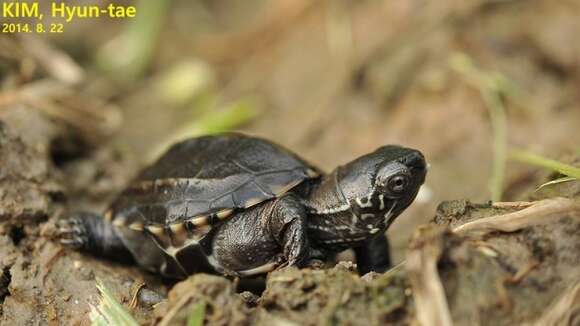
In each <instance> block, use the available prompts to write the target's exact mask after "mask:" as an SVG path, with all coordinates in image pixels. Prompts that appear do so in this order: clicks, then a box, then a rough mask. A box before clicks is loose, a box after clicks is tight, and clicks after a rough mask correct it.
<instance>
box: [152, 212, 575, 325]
mask: <svg viewBox="0 0 580 326" xmlns="http://www.w3.org/2000/svg"><path fill="white" fill-rule="evenodd" d="M451 204H452V203H449V204H448V205H451ZM453 204H455V205H457V206H458V207H462V206H463V207H464V206H465V202H462V201H457V202H455V203H453ZM473 206H474V205H472V206H471V208H470V210H471V213H469V214H465V216H466V219H468V220H473V219H477V218H478V217H486V216H492V215H496V214H497V213H505V212H509V211H511V210H507V211H502V210H497V211H496V210H494V211H490V210H489V209H486V208H477V207H473ZM479 206H481V207H485V206H486V205H479ZM579 207H580V206H579ZM442 214H445V213H444V212H443V211H442V210H440V211H439V212H438V215H437V217H436V218H435V219H436V220H437V221H442V220H443V217H442V216H441V215H442ZM469 215H471V216H469ZM473 215H477V216H478V217H475V218H473ZM458 216H459V215H456V217H458ZM549 219H550V220H551V221H552V222H551V223H549V224H545V225H538V226H533V227H528V228H525V229H523V230H521V231H517V232H514V233H507V234H506V233H491V234H488V235H486V236H485V237H481V236H477V235H466V236H460V235H456V234H453V233H452V232H451V231H450V229H449V228H448V226H449V225H450V224H451V223H441V222H439V224H444V225H445V226H437V225H435V224H431V225H426V226H424V227H423V229H422V230H420V231H419V232H417V234H416V237H415V238H414V239H413V241H412V243H411V244H410V247H411V248H413V247H417V246H425V245H426V243H428V244H434V245H435V246H437V247H438V248H439V249H440V250H441V253H440V255H439V258H438V260H437V272H438V273H439V276H440V279H441V284H442V285H443V288H444V291H445V296H446V300H447V303H448V307H449V313H450V316H451V318H452V320H453V321H454V322H456V323H457V324H459V325H515V324H523V323H526V322H528V323H532V322H534V321H537V320H538V319H540V318H541V316H542V315H544V314H546V313H548V312H549V311H550V309H551V308H550V304H551V303H553V302H554V301H556V299H558V298H559V297H560V296H561V295H562V294H563V293H566V291H567V290H569V288H570V287H571V286H572V285H574V284H577V283H578V282H579V281H580V280H579V279H578V275H580V267H579V266H580V265H579V263H580V251H579V249H580V233H579V232H578V231H579V230H580V211H579V210H576V211H573V212H569V213H564V214H561V215H558V216H550V218H549ZM353 267H354V266H353V265H352V264H351V265H349V264H347V263H340V264H338V265H337V266H336V267H334V268H332V269H328V270H310V269H303V270H297V269H293V268H289V269H285V270H280V271H275V272H273V273H271V274H270V275H269V276H268V279H267V287H266V290H265V291H264V293H263V294H262V296H261V298H259V299H258V301H257V306H256V307H254V308H248V307H245V306H244V305H242V304H241V303H240V302H241V299H240V297H238V296H237V295H236V294H234V292H233V290H232V288H231V284H230V283H229V282H226V281H223V280H222V281H221V282H218V281H217V279H215V277H212V278H209V277H208V276H205V275H197V276H193V277H191V278H190V279H189V280H188V281H186V282H183V283H180V284H179V288H176V289H173V290H171V291H170V294H169V298H170V299H169V301H168V304H169V305H170V306H172V305H173V306H174V307H175V305H176V303H178V302H180V301H181V302H182V298H183V297H185V296H187V295H186V294H188V293H189V295H191V296H195V297H196V298H197V299H196V300H193V299H192V300H191V303H189V304H186V305H184V306H183V307H181V308H180V309H181V310H183V315H187V312H190V311H191V310H192V308H193V305H194V304H196V303H197V302H199V300H205V301H207V302H224V300H225V301H226V302H236V305H232V304H228V305H226V306H225V307H226V308H223V307H222V308H220V309H219V310H215V308H214V310H210V311H209V312H208V315H207V316H206V321H207V322H208V323H209V324H216V325H225V324H235V323H237V322H238V321H239V320H235V319H234V317H233V316H237V315H236V314H242V315H244V316H246V318H248V319H244V321H245V322H248V320H249V321H251V322H253V323H256V324H259V325H270V324H272V323H280V324H285V325H286V324H288V325H327V324H338V325H361V324H363V325H385V324H387V325H391V324H392V325H404V324H412V323H413V322H414V321H415V320H416V319H417V309H416V306H415V301H414V292H415V291H416V290H417V291H418V290H419V289H415V288H414V287H413V286H412V285H411V284H410V281H409V274H408V273H409V272H408V271H407V270H406V267H405V263H403V264H402V265H400V266H397V267H395V268H393V269H392V270H391V271H389V272H387V273H385V274H384V275H380V274H374V275H371V274H369V275H366V276H364V277H362V278H361V277H359V276H358V275H357V274H356V271H355V270H354V268H353ZM208 278H209V279H208ZM210 280H211V281H210ZM184 287H187V289H185V288H184ZM208 288H211V289H208ZM208 293H213V295H210V296H209V297H207V295H208ZM224 295H225V296H226V299H224ZM224 309H225V310H224ZM232 309H233V310H236V311H232ZM571 309H572V310H574V309H575V310H576V311H577V310H578V309H580V306H578V304H576V306H573V307H571ZM166 311H167V308H166V307H164V308H163V309H156V314H157V315H158V316H166V315H167V314H166ZM176 315H178V314H176ZM216 316H217V317H216ZM216 318H220V319H219V320H217V319H216ZM236 318H239V317H236ZM177 320H183V319H176V321H177Z"/></svg>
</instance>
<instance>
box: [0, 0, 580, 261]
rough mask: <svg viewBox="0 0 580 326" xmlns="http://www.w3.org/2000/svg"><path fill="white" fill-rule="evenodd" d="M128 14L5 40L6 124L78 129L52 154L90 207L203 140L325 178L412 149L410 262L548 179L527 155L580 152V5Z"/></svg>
mask: <svg viewBox="0 0 580 326" xmlns="http://www.w3.org/2000/svg"><path fill="white" fill-rule="evenodd" d="M67 3H69V4H71V5H72V4H75V5H80V4H82V5H91V4H98V5H100V6H105V5H106V4H107V3H108V1H104V0H98V1H97V0H83V1H81V0H79V1H67ZM115 3H116V4H126V5H129V4H131V5H135V6H136V7H137V17H136V18H134V19H111V18H104V17H101V18H98V19H76V20H73V21H72V22H70V23H65V24H64V28H63V33H59V34H42V35H39V34H34V33H28V34H26V33H20V34H2V35H1V37H0V83H1V85H0V86H1V88H0V91H1V93H0V118H2V119H4V120H7V121H9V122H10V125H11V126H12V127H13V128H17V129H18V128H19V129H20V131H21V133H22V134H23V135H24V136H23V137H24V138H25V139H27V138H28V139H35V138H36V139H37V138H42V137H49V136H47V135H51V134H52V133H55V134H59V135H61V134H62V133H63V130H64V131H65V133H66V134H67V135H68V136H67V137H62V136H58V137H53V138H51V140H50V141H49V142H46V146H45V147H46V148H42V149H40V150H44V151H46V152H47V153H49V154H50V155H51V157H52V159H53V163H54V165H55V166H56V167H58V168H59V169H60V170H61V173H62V174H63V175H64V176H65V177H66V176H67V175H74V176H75V177H74V178H68V181H67V182H68V183H69V189H73V190H72V192H73V193H74V192H76V193H77V195H78V193H82V194H86V193H89V195H90V196H92V197H94V198H97V199H100V200H101V202H106V200H104V199H103V198H110V197H111V196H112V195H114V193H115V192H117V191H119V190H120V189H121V188H122V187H123V185H124V184H125V183H126V182H127V180H128V179H129V178H130V177H131V176H133V175H134V174H135V173H136V172H137V170H138V168H139V167H140V166H142V165H144V164H146V163H147V162H150V161H151V160H152V159H154V158H155V157H157V156H158V155H159V154H160V153H161V152H162V151H163V149H164V148H166V147H167V146H168V145H169V144H171V143H173V142H174V141H176V140H179V139H182V138H185V137H189V136H196V135H200V134H204V133H213V132H220V131H225V130H241V131H243V132H247V133H251V134H256V135H260V136H263V137H265V138H268V139H271V140H273V141H275V142H278V143H280V144H283V145H284V146H286V147H288V148H290V149H292V150H293V151H295V152H296V153H298V154H300V155H302V156H303V157H304V158H306V159H307V160H309V161H310V162H312V163H313V164H315V165H318V166H320V167H321V168H323V169H325V170H327V171H330V170H331V169H333V168H334V167H336V166H337V165H340V164H344V163H346V162H348V161H349V160H351V159H353V158H355V157H357V156H359V155H362V154H365V153H367V152H370V151H373V150H374V149H375V148H377V147H378V146H381V145H384V144H390V143H396V144H403V145H405V146H409V147H415V148H418V149H420V150H421V151H423V152H424V153H425V155H426V157H427V159H428V161H429V162H430V164H431V170H430V171H429V175H428V179H427V182H426V187H425V188H424V189H423V191H422V192H421V194H420V196H419V198H418V199H417V201H416V203H415V204H414V205H413V206H412V207H411V208H410V209H408V210H407V211H406V212H405V213H404V214H403V215H402V216H400V217H399V219H398V220H397V221H396V222H395V224H394V225H393V226H392V227H391V229H390V230H389V231H388V234H390V237H391V241H392V247H393V250H394V257H395V259H396V260H400V259H402V257H403V255H404V252H403V249H404V248H405V247H406V244H407V241H408V238H409V236H410V234H411V232H412V231H413V230H414V228H415V226H417V225H418V224H420V223H424V222H427V221H429V220H430V219H431V218H432V217H433V216H434V212H435V209H436V207H437V205H438V204H439V203H440V202H441V201H442V200H447V199H457V198H466V199H470V200H472V201H475V202H485V201H488V200H491V199H493V200H518V199H519V196H520V195H519V194H522V193H523V192H525V190H526V189H530V186H532V188H531V189H532V190H533V189H534V188H533V187H535V186H537V185H538V184H541V183H542V180H544V179H545V172H544V171H542V170H539V169H538V168H537V167H534V166H531V165H529V164H525V163H522V162H518V161H521V160H522V158H524V159H525V158H526V157H528V158H529V156H530V153H535V154H537V155H541V156H542V157H545V158H553V159H557V160H561V161H562V162H567V163H571V162H572V160H573V157H574V156H575V155H576V156H577V155H578V154H580V101H579V100H580V73H579V72H580V42H578V35H579V34H580V1H573V0H561V1H549V0H527V1H523V0H450V1H424V0H410V1H371V0H367V1H346V0H337V1H311V0H279V1H265V0H255V1H248V0H244V1H242V0H235V1H220V0H212V1H188V0H173V1H170V0H156V1H151V0H141V1H134V2H129V1H121V2H119V1H116V2H115ZM55 22H58V21H56V20H55ZM39 117H42V118H39ZM47 118H48V119H49V120H50V121H53V122H54V121H58V125H59V127H58V128H59V131H58V132H56V131H52V129H51V128H54V127H53V126H52V125H51V126H48V125H47V124H46V123H45V122H43V121H45V120H43V119H47ZM70 135H73V136H74V137H70ZM87 157H89V158H91V160H94V161H97V162H101V167H102V168H101V169H95V168H91V167H88V166H86V165H83V164H84V163H79V160H80V159H81V158H87ZM79 171H81V172H79ZM103 180H104V181H103ZM90 196H89V197H90ZM95 201H98V200H95ZM74 205H79V206H82V205H83V203H82V202H79V203H75V204H74Z"/></svg>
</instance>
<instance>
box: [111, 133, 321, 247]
mask: <svg viewBox="0 0 580 326" xmlns="http://www.w3.org/2000/svg"><path fill="white" fill-rule="evenodd" d="M319 174H320V173H319V171H318V170H317V169H316V168H314V167H312V166H311V165H309V164H308V163H306V162H305V161H304V160H302V159H300V158H299V157H298V156H296V155H295V154H293V153H291V152H290V151H288V150H286V149H284V148H282V147H280V146H278V145H275V144H273V143H270V142H268V141H266V140H263V139H260V138H255V137H250V136H245V135H241V134H236V133H227V134H221V135H215V136H205V137H199V138H193V139H189V140H185V141H183V142H181V143H178V144H176V145H174V146H172V147H171V148H170V149H169V151H168V152H167V153H166V154H165V155H163V156H162V157H161V158H160V159H159V160H158V161H157V162H156V163H154V164H153V165H152V166H150V167H149V168H147V169H145V170H144V171H143V172H142V173H141V174H140V175H139V176H138V177H137V178H136V179H135V180H134V181H133V182H132V183H131V185H130V186H129V187H128V188H127V189H126V190H125V191H124V192H123V193H122V194H121V195H120V196H119V197H118V198H117V200H116V201H115V202H114V203H113V204H112V205H111V207H110V210H109V212H110V214H112V219H113V221H114V222H115V221H117V223H116V224H123V225H125V226H127V227H129V226H133V227H132V228H131V229H133V230H139V229H143V230H144V231H143V232H147V233H149V234H151V235H152V236H153V237H154V238H155V239H156V242H157V243H158V244H159V245H160V246H161V247H163V248H165V249H168V248H169V249H171V248H179V247H182V246H184V245H185V243H186V242H187V241H190V240H191V239H201V238H202V237H203V236H204V235H205V234H207V232H208V231H209V229H210V227H205V226H207V225H210V224H212V223H216V222H219V221H221V220H224V219H226V218H228V217H229V216H231V214H233V213H234V212H235V210H241V209H245V208H248V207H250V206H253V205H256V204H259V203H261V202H263V201H265V200H268V199H271V198H274V197H277V196H280V195H282V194H284V193H285V192H287V191H289V190H290V189H291V188H293V187H295V186H296V185H298V184H300V183H301V182H303V181H304V180H306V179H311V178H315V177H317V176H318V175H319ZM119 221H121V222H119ZM184 230H187V236H184ZM175 233H178V234H175Z"/></svg>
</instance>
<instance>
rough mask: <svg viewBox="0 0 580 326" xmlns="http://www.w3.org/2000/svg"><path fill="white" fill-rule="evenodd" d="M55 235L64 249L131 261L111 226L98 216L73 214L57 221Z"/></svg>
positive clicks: (130, 256) (129, 255)
mask: <svg viewBox="0 0 580 326" xmlns="http://www.w3.org/2000/svg"><path fill="white" fill-rule="evenodd" d="M57 233H58V238H59V240H60V243H61V244H63V245H65V246H66V247H69V248H73V249H76V250H79V251H84V252H88V253H91V254H93V255H95V256H99V257H105V258H109V259H112V260H115V261H119V262H132V261H133V257H132V255H131V253H130V252H129V250H128V249H127V248H126V247H125V245H124V244H123V241H122V240H121V239H120V238H119V236H118V235H117V233H116V232H115V230H114V227H113V225H112V224H111V223H109V222H107V221H106V220H105V219H104V218H102V217H101V216H99V215H96V214H93V213H88V212H78V213H75V214H73V215H71V216H70V217H69V218H66V219H63V220H59V221H58V223H57Z"/></svg>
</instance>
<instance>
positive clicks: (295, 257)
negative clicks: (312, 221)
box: [269, 195, 310, 267]
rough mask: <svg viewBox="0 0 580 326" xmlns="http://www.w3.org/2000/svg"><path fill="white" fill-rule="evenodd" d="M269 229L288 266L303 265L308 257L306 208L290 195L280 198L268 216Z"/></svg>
mask: <svg viewBox="0 0 580 326" xmlns="http://www.w3.org/2000/svg"><path fill="white" fill-rule="evenodd" d="M269 229H270V232H271V234H272V235H273V236H274V239H275V240H276V241H277V242H278V243H279V244H280V246H281V247H282V254H283V256H284V257H285V258H286V261H287V265H289V266H298V267H302V266H304V265H305V264H306V263H307V262H308V260H309V258H310V248H309V247H308V238H307V236H306V230H307V229H306V210H305V209H304V206H303V205H302V204H301V203H300V202H299V201H298V199H297V198H296V197H294V196H292V195H289V196H284V197H282V198H280V199H279V200H278V201H277V202H276V204H275V207H274V210H273V212H272V216H271V217H270V224H269Z"/></svg>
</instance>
